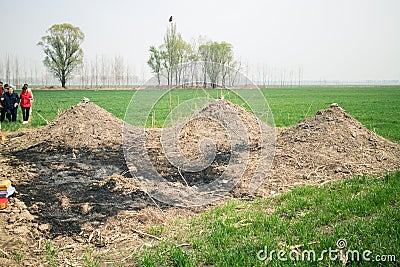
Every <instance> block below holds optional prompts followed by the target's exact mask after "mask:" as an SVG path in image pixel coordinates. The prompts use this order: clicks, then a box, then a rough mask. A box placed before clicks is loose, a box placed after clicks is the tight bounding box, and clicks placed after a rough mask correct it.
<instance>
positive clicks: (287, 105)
mask: <svg viewBox="0 0 400 267" xmlns="http://www.w3.org/2000/svg"><path fill="white" fill-rule="evenodd" d="M134 92H135V91H133V90H107V91H105V90H104V91H103V90H99V91H94V90H84V91H80V90H53V91H52V90H48V91H45V90H37V91H34V96H35V103H34V107H33V120H32V123H31V124H30V125H26V126H25V125H24V126H22V125H21V124H20V123H16V124H11V123H8V122H4V123H3V124H2V129H3V130H5V131H7V130H17V129H19V128H21V127H38V126H41V125H45V124H46V122H45V120H43V119H42V118H41V117H40V116H39V115H38V113H39V114H40V115H41V116H42V117H44V118H45V119H46V120H48V121H51V120H53V119H54V118H55V117H56V116H57V114H58V112H61V111H64V110H66V109H68V108H69V107H71V106H73V105H75V104H77V103H78V102H80V101H81V100H82V98H83V97H88V98H90V99H91V101H92V102H94V103H96V104H98V105H99V106H101V107H103V108H105V109H106V110H108V111H109V112H111V113H113V114H114V115H115V116H117V117H118V118H121V119H123V118H124V116H125V111H126V107H127V106H128V104H129V102H130V100H131V98H132V96H133V94H134ZM262 92H263V93H264V95H265V96H266V98H267V101H268V102H269V104H270V107H271V110H272V113H273V115H274V119H275V124H276V126H278V127H288V126H291V125H294V124H296V123H297V122H298V121H299V120H301V119H304V118H305V117H309V116H312V115H314V114H315V113H316V111H317V110H319V109H324V108H327V107H329V105H330V104H331V103H333V102H336V103H338V104H339V105H340V106H341V107H342V108H344V109H345V110H347V111H348V112H349V113H350V114H351V115H352V116H354V117H355V118H356V119H357V120H359V121H360V122H361V123H363V124H364V125H365V126H366V127H367V128H369V129H370V130H373V131H375V132H376V133H378V134H379V135H381V136H383V137H385V138H387V139H389V140H393V141H396V142H399V141H400V87H365V88H363V87H340V88H314V87H313V88H265V89H262ZM223 93H224V95H225V97H226V98H227V99H229V100H231V101H232V102H235V103H239V104H243V103H242V102H240V99H239V98H238V97H237V96H236V95H234V94H233V93H227V92H226V91H224V92H223ZM152 94H154V93H153V92H152V91H148V99H153V96H152ZM220 95H221V90H207V91H203V90H177V91H172V92H171V93H167V94H166V95H165V96H164V97H163V98H162V99H161V100H160V101H159V102H158V103H157V105H156V107H155V111H154V115H155V120H154V123H153V124H152V120H151V118H149V119H148V124H147V126H148V127H151V126H155V127H161V126H162V125H163V123H164V121H165V119H166V118H167V116H168V114H169V113H170V110H171V109H173V108H174V107H175V106H177V105H178V104H179V103H182V102H184V101H186V100H189V99H191V98H194V97H213V98H217V97H219V96H220ZM18 118H19V120H21V112H20V111H19V116H18Z"/></svg>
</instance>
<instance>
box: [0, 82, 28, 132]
mask: <svg viewBox="0 0 400 267" xmlns="http://www.w3.org/2000/svg"><path fill="white" fill-rule="evenodd" d="M0 95H1V97H0V122H3V121H4V119H5V118H6V117H7V119H8V121H10V122H16V121H17V114H18V106H19V105H20V106H21V109H22V119H23V122H22V124H27V123H28V120H29V114H30V109H31V106H32V102H33V95H32V90H31V89H30V88H29V87H28V84H26V83H25V84H24V85H23V86H22V91H21V93H20V94H19V95H18V94H17V93H16V92H14V88H13V87H12V86H10V85H8V84H4V87H3V82H1V81H0Z"/></svg>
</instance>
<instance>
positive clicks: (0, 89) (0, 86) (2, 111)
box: [0, 81, 6, 122]
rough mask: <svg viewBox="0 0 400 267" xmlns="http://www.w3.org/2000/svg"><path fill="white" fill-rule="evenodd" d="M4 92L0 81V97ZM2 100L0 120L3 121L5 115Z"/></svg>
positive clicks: (0, 103) (0, 102)
mask: <svg viewBox="0 0 400 267" xmlns="http://www.w3.org/2000/svg"><path fill="white" fill-rule="evenodd" d="M3 93H5V90H3V82H1V81H0V98H1V96H2V95H3ZM3 102H4V101H0V122H3V121H4V118H5V117H6V109H5V107H4V103H3Z"/></svg>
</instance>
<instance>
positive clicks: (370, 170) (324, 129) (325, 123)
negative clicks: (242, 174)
mask: <svg viewBox="0 0 400 267" xmlns="http://www.w3.org/2000/svg"><path fill="white" fill-rule="evenodd" d="M399 167H400V147H399V145H397V144H395V143H392V142H390V141H388V140H386V139H384V138H383V137H381V136H379V135H377V134H375V133H374V132H372V131H370V130H368V129H367V128H366V127H365V126H363V125H362V124H361V123H360V122H359V121H357V120H356V119H354V118H353V117H352V116H350V115H349V114H348V113H347V112H346V111H345V110H343V109H342V108H340V107H339V106H338V105H337V104H332V105H331V106H330V108H328V109H325V110H319V111H318V112H317V113H316V114H315V115H314V116H312V117H310V118H306V119H304V120H302V121H300V122H299V123H298V124H297V125H295V126H293V127H290V128H288V129H283V130H282V131H281V132H280V134H279V136H278V139H277V148H276V154H275V158H274V164H273V166H272V169H271V172H270V176H269V178H268V179H266V180H265V182H264V184H263V186H262V188H260V190H261V191H262V192H263V193H270V194H271V193H272V194H274V193H277V192H282V191H286V190H288V189H290V188H292V187H294V186H298V185H302V184H324V183H327V182H329V181H332V180H337V179H342V178H346V177H352V176H355V175H363V174H374V175H376V174H382V173H385V172H388V171H394V170H396V169H398V168H399Z"/></svg>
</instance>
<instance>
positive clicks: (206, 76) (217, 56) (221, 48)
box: [147, 23, 241, 88]
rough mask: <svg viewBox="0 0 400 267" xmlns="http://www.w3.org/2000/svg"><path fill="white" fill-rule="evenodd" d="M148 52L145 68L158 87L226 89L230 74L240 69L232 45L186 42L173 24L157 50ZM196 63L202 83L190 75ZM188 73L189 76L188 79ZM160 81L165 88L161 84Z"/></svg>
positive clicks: (209, 41)
mask: <svg viewBox="0 0 400 267" xmlns="http://www.w3.org/2000/svg"><path fill="white" fill-rule="evenodd" d="M149 52H150V57H149V60H148V61H147V64H148V65H149V67H150V68H151V70H152V73H153V74H154V75H156V77H157V81H158V85H167V86H179V85H182V84H186V85H189V86H196V85H198V83H201V84H202V85H203V86H204V87H206V86H207V85H208V84H209V85H210V86H211V87H212V88H215V87H216V86H217V85H220V86H222V87H225V85H227V81H228V80H229V81H230V82H231V83H232V82H233V79H232V77H229V75H230V74H231V71H230V70H232V69H236V68H240V66H241V63H240V62H239V61H236V60H235V58H234V53H233V46H232V44H230V43H228V42H226V41H222V42H215V41H214V42H213V41H211V40H200V38H199V41H198V42H192V43H189V42H186V41H185V40H183V38H182V35H181V34H180V33H179V32H178V31H177V28H176V24H175V23H170V25H169V26H168V28H167V31H166V33H165V35H164V42H163V43H162V44H161V45H159V46H157V47H156V46H154V45H152V46H150V49H149ZM198 63H200V64H201V68H202V74H200V75H201V76H202V77H201V79H198V77H195V75H193V72H194V70H193V68H198ZM188 73H190V75H187V74H188ZM188 77H190V79H188ZM162 78H164V79H165V81H166V84H162V82H161V80H162ZM230 85H231V84H230Z"/></svg>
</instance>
